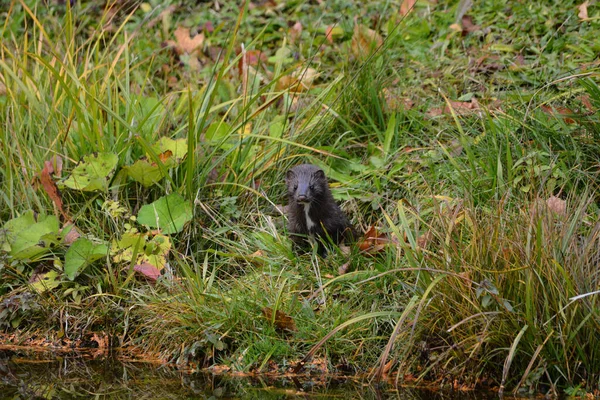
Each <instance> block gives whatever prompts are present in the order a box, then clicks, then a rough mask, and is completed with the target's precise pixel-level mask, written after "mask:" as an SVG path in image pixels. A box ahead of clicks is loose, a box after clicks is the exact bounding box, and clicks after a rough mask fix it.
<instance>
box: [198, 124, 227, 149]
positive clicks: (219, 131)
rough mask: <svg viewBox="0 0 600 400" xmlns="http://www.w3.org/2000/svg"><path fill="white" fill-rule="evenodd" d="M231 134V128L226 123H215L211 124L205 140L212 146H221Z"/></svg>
mask: <svg viewBox="0 0 600 400" xmlns="http://www.w3.org/2000/svg"><path fill="white" fill-rule="evenodd" d="M230 132H231V126H229V124H227V123H225V122H213V123H212V124H210V126H209V127H208V129H207V130H206V133H205V134H204V139H205V140H206V141H207V142H209V143H211V144H219V143H220V142H221V141H222V140H224V139H226V138H227V136H228V135H229V133H230Z"/></svg>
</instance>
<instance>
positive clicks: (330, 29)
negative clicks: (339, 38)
mask: <svg viewBox="0 0 600 400" xmlns="http://www.w3.org/2000/svg"><path fill="white" fill-rule="evenodd" d="M325 39H327V41H328V42H329V43H333V25H329V26H328V27H327V28H326V29H325Z"/></svg>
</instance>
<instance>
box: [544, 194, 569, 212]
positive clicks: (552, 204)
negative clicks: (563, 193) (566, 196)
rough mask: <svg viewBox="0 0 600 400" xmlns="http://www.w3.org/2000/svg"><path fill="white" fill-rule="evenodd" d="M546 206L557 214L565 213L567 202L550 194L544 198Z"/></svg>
mask: <svg viewBox="0 0 600 400" xmlns="http://www.w3.org/2000/svg"><path fill="white" fill-rule="evenodd" d="M546 206H548V210H550V211H552V212H553V213H555V214H557V215H566V213H567V202H566V201H564V200H563V199H560V198H558V197H556V196H552V197H550V198H549V199H548V200H546Z"/></svg>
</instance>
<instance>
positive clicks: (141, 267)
mask: <svg viewBox="0 0 600 400" xmlns="http://www.w3.org/2000/svg"><path fill="white" fill-rule="evenodd" d="M133 270H134V271H136V272H139V273H140V274H142V275H144V277H146V278H147V279H149V280H150V281H152V282H156V280H157V279H158V278H159V277H160V271H159V270H158V269H157V268H156V267H155V266H154V265H152V264H150V263H143V264H138V265H135V266H134V267H133Z"/></svg>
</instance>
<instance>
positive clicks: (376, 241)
mask: <svg viewBox="0 0 600 400" xmlns="http://www.w3.org/2000/svg"><path fill="white" fill-rule="evenodd" d="M391 243H394V240H393V239H390V238H389V236H388V235H387V234H385V233H381V232H379V231H378V230H377V228H375V227H374V226H371V227H370V228H369V230H368V231H367V233H365V236H364V238H363V239H362V240H361V241H360V242H358V248H359V249H360V251H362V252H364V253H368V254H375V253H378V252H380V251H382V250H384V249H385V248H386V247H387V246H389V245H390V244H391Z"/></svg>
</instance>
